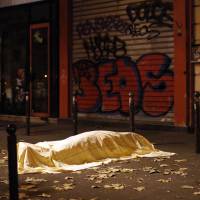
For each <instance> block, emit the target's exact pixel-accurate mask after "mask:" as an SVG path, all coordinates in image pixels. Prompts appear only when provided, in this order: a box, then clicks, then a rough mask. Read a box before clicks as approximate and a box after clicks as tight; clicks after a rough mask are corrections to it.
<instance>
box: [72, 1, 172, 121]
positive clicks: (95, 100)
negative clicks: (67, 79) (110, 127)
mask: <svg viewBox="0 0 200 200" xmlns="http://www.w3.org/2000/svg"><path fill="white" fill-rule="evenodd" d="M173 57H174V36H173V2H172V0H153V1H140V0H120V1H119V0H101V1H99V0H87V1H83V0H74V1H73V70H72V71H73V80H74V82H73V84H74V88H75V92H76V95H77V99H78V109H79V112H83V113H96V114H98V113H106V114H107V115H109V114H110V113H114V114H120V115H121V114H122V115H126V114H128V94H129V92H130V91H133V92H134V101H135V112H136V113H137V114H136V119H137V118H138V119H145V120H148V119H154V120H155V119H156V120H164V121H165V120H169V121H173V96H174V89H173V82H174V81H173V79H174V78H173Z"/></svg>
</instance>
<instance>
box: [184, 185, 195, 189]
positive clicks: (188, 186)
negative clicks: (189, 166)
mask: <svg viewBox="0 0 200 200" xmlns="http://www.w3.org/2000/svg"><path fill="white" fill-rule="evenodd" d="M181 188H183V189H194V187H193V186H191V185H182V186H181Z"/></svg>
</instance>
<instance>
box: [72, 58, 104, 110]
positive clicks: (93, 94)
mask: <svg viewBox="0 0 200 200" xmlns="http://www.w3.org/2000/svg"><path fill="white" fill-rule="evenodd" d="M96 73H97V72H96V68H95V66H94V64H93V63H92V62H90V61H87V60H84V61H81V62H77V63H76V65H75V67H74V77H75V82H76V85H78V87H79V88H78V89H77V88H76V90H77V93H78V95H77V102H78V110H79V111H81V112H87V111H88V110H90V111H92V112H94V111H96V110H97V109H98V104H99V102H100V100H99V96H100V94H99V91H98V87H97V86H96V85H95V82H96V78H97V76H96Z"/></svg>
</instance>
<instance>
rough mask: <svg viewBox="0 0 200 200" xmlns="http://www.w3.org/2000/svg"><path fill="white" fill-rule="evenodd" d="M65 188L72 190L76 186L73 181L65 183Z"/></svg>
mask: <svg viewBox="0 0 200 200" xmlns="http://www.w3.org/2000/svg"><path fill="white" fill-rule="evenodd" d="M63 188H64V190H72V189H74V188H75V185H74V184H73V183H64V184H63Z"/></svg>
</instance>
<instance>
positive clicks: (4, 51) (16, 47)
mask: <svg viewBox="0 0 200 200" xmlns="http://www.w3.org/2000/svg"><path fill="white" fill-rule="evenodd" d="M25 38H27V37H26V28H25V27H18V28H16V27H15V28H14V29H12V28H10V29H4V30H3V31H2V32H1V34H0V80H1V85H0V90H1V95H0V110H1V113H3V114H15V115H24V114H25V94H24V92H25V66H26V55H27V51H26V49H27V42H26V40H25Z"/></svg>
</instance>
